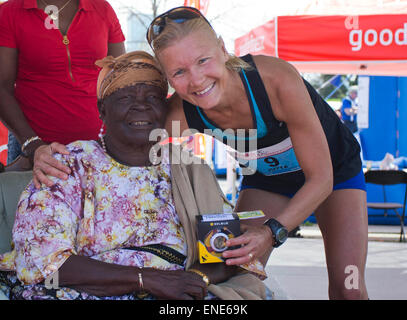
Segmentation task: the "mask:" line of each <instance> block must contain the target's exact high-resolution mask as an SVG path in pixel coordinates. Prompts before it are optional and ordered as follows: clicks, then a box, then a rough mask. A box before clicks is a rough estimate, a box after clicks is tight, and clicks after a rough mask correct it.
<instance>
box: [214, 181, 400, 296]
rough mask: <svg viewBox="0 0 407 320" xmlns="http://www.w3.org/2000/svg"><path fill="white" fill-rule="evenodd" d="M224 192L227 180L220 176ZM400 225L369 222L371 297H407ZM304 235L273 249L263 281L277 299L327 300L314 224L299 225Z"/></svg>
mask: <svg viewBox="0 0 407 320" xmlns="http://www.w3.org/2000/svg"><path fill="white" fill-rule="evenodd" d="M219 182H220V185H221V188H222V189H223V190H224V192H225V191H226V181H225V180H224V179H219ZM399 232H400V226H380V225H369V246H368V255H367V263H366V276H365V278H366V285H367V289H368V293H369V297H370V299H373V300H374V299H383V300H389V299H390V300H399V299H401V300H407V243H400V242H398V240H399ZM300 233H301V236H303V238H289V239H288V240H287V242H286V243H284V245H282V246H281V247H280V248H277V249H275V250H274V251H273V253H272V254H271V256H270V259H269V261H268V263H267V266H266V271H267V273H268V275H269V278H268V279H267V280H265V283H266V284H267V286H268V287H269V288H271V289H272V291H275V295H276V298H277V299H300V300H326V299H328V273H327V270H326V265H325V252H324V244H323V240H322V237H321V232H320V230H319V228H318V226H317V225H315V224H314V225H311V226H301V230H300Z"/></svg>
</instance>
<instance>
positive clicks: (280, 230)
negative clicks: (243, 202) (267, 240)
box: [264, 218, 288, 248]
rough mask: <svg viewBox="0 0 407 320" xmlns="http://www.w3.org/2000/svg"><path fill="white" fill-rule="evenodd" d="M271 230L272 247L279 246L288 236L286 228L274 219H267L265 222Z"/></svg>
mask: <svg viewBox="0 0 407 320" xmlns="http://www.w3.org/2000/svg"><path fill="white" fill-rule="evenodd" d="M264 224H265V225H266V226H268V227H269V228H270V230H271V233H272V235H273V240H274V243H273V247H274V248H278V247H279V246H281V245H282V244H283V243H284V242H285V241H286V240H287V238H288V230H287V229H286V228H285V227H284V226H283V225H282V224H281V223H280V222H278V221H277V220H276V219H273V218H271V219H268V220H267V221H266V222H265V223H264Z"/></svg>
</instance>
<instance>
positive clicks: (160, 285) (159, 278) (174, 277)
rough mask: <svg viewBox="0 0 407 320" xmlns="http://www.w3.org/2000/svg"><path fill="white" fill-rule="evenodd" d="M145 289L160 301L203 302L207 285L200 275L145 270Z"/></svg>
mask: <svg viewBox="0 0 407 320" xmlns="http://www.w3.org/2000/svg"><path fill="white" fill-rule="evenodd" d="M142 276H143V284H144V289H145V290H146V291H147V292H149V293H150V294H152V295H153V296H155V297H157V298H158V299H169V300H194V299H195V300H202V299H203V298H204V297H205V296H206V295H207V294H208V289H207V286H206V283H205V282H204V281H203V280H202V277H200V276H199V275H198V274H196V273H193V272H188V271H184V270H174V271H169V270H158V269H143V271H142Z"/></svg>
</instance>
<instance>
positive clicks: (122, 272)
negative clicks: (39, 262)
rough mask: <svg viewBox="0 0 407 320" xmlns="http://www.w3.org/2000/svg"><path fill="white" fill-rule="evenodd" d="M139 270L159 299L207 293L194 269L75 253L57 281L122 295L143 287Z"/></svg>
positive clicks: (101, 293) (198, 296)
mask: <svg viewBox="0 0 407 320" xmlns="http://www.w3.org/2000/svg"><path fill="white" fill-rule="evenodd" d="M139 274H141V277H142V279H143V287H144V290H145V291H146V292H148V293H151V294H152V295H153V296H155V297H157V298H160V299H181V300H191V299H193V298H196V299H203V298H204V297H205V295H206V294H207V291H206V285H205V283H204V282H203V281H202V279H201V278H200V277H199V276H197V275H196V274H194V273H191V272H186V271H182V270H177V271H163V270H158V269H153V268H136V267H129V266H122V265H117V264H111V263H106V262H101V261H97V260H94V259H91V258H89V257H84V256H76V255H72V256H70V257H69V258H68V259H67V260H66V261H65V263H64V264H63V265H62V266H61V267H60V268H59V270H58V281H59V286H64V287H70V288H73V289H77V290H79V291H84V292H87V293H89V294H93V295H97V296H120V295H124V294H127V293H132V292H140V291H141V288H140V283H139ZM163 283H165V285H163Z"/></svg>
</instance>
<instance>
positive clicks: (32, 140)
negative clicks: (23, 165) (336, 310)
mask: <svg viewBox="0 0 407 320" xmlns="http://www.w3.org/2000/svg"><path fill="white" fill-rule="evenodd" d="M36 140H41V138H40V137H39V136H35V137H31V138H28V139H27V140H25V142H24V143H23V145H22V146H21V152H22V153H25V152H24V151H25V148H27V147H28V145H29V144H30V143H31V142H34V141H36Z"/></svg>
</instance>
